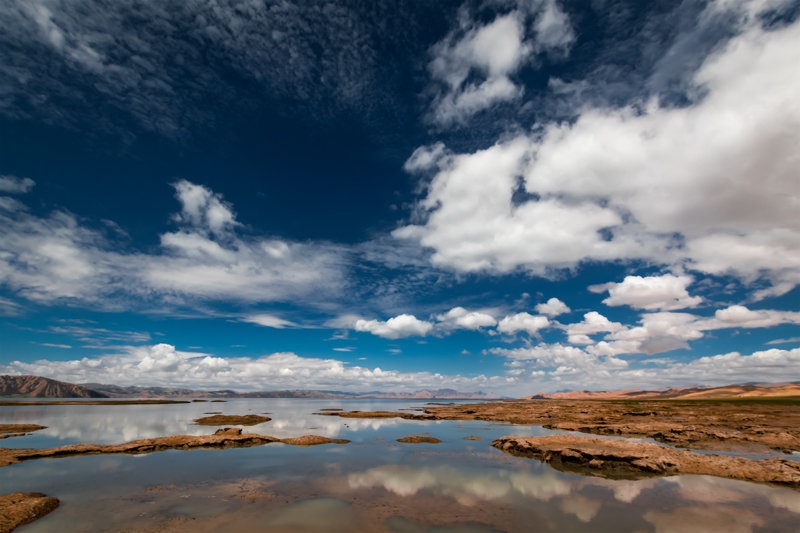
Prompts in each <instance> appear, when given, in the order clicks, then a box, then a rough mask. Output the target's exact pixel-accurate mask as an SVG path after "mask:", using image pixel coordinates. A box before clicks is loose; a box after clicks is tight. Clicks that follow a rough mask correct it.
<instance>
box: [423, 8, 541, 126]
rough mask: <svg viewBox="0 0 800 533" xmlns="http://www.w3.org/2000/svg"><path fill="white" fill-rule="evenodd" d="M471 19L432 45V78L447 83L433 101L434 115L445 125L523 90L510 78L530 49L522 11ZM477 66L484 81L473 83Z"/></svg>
mask: <svg viewBox="0 0 800 533" xmlns="http://www.w3.org/2000/svg"><path fill="white" fill-rule="evenodd" d="M468 24H470V22H468V21H462V27H461V28H460V31H459V32H456V33H453V34H451V35H449V36H448V37H447V38H445V39H444V40H443V41H442V42H440V43H439V44H437V45H436V46H434V47H433V49H432V54H433V56H434V58H433V60H432V61H431V62H430V64H429V66H428V69H429V71H430V74H431V77H432V78H433V79H434V80H436V81H438V82H440V83H442V84H444V85H445V86H446V87H447V89H446V90H445V92H443V93H442V94H440V95H439V97H438V98H437V99H436V101H435V102H434V112H433V117H434V120H435V121H436V122H437V123H440V124H444V125H447V124H450V123H453V122H459V121H461V120H464V119H465V118H466V117H468V116H470V115H473V114H474V113H476V112H478V111H481V110H483V109H486V108H488V107H491V106H492V105H494V104H495V103H497V102H503V101H507V100H513V99H514V98H517V97H519V96H520V95H521V94H522V89H521V88H520V87H518V86H517V85H515V84H514V83H513V82H512V81H511V80H510V79H509V78H508V76H509V75H510V74H511V73H513V72H514V71H515V70H516V69H517V68H518V67H519V65H520V63H521V61H522V60H523V59H524V58H525V56H526V55H527V54H528V48H527V46H525V45H524V44H523V42H522V41H523V38H524V36H523V31H524V30H523V27H522V22H521V21H520V20H519V17H518V16H517V14H516V13H514V14H509V15H504V16H498V17H497V18H496V19H494V20H493V21H492V22H491V23H489V24H487V25H485V26H480V27H471V26H468ZM473 71H477V72H479V73H480V74H481V76H482V78H483V81H481V82H480V83H468V82H467V80H468V78H469V75H470V73H471V72H473Z"/></svg>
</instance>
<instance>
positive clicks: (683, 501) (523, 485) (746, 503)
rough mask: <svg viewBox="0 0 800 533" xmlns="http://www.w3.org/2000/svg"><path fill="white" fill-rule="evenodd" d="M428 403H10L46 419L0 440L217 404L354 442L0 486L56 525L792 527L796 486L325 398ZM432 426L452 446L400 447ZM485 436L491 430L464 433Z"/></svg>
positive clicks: (54, 464)
mask: <svg viewBox="0 0 800 533" xmlns="http://www.w3.org/2000/svg"><path fill="white" fill-rule="evenodd" d="M424 405H425V404H424V402H413V401H408V400H403V401H394V400H392V401H388V400H372V401H363V400H346V401H340V400H305V399H303V400H299V399H246V400H245V399H237V400H230V401H227V402H225V403H212V402H199V403H188V404H167V405H77V406H75V405H68V406H55V405H42V406H38V405H37V406H8V407H6V406H0V423H37V424H42V425H46V426H48V429H46V430H42V431H39V432H36V433H35V434H33V435H29V436H25V437H15V438H9V439H5V440H2V441H0V446H3V447H25V448H28V447H31V448H35V447H50V446H58V445H62V444H70V443H76V442H94V443H104V444H105V443H119V442H125V441H129V440H134V439H139V438H145V437H156V436H163V435H174V434H195V435H201V434H208V433H211V432H213V431H214V429H215V428H213V427H203V426H197V425H194V424H193V422H192V420H193V419H195V418H198V417H200V416H204V415H205V414H207V413H210V412H221V413H222V414H250V413H253V414H266V415H267V416H269V417H271V418H272V420H271V421H269V422H266V423H264V424H259V425H257V426H251V427H249V428H248V429H247V431H248V432H253V433H260V434H265V435H272V436H275V437H280V438H283V437H296V436H300V435H306V434H316V435H324V436H329V437H337V438H345V439H350V440H351V443H350V444H346V445H324V446H314V447H308V448H305V447H294V446H288V445H284V444H268V445H265V446H259V447H255V448H240V449H227V450H192V451H178V450H171V451H166V452H159V453H153V454H148V455H141V456H127V455H105V456H104V455H99V456H86V457H72V458H60V459H46V460H34V461H28V462H23V463H21V464H18V465H12V466H9V467H5V468H0V493H9V492H14V491H38V492H44V493H46V494H48V495H51V496H55V497H57V498H59V499H60V500H61V506H60V507H59V509H57V510H56V511H55V512H53V513H52V514H50V515H48V516H47V517H45V518H43V519H41V520H39V521H37V522H35V523H33V524H30V525H28V526H25V527H23V528H21V529H20V530H19V531H21V532H22V533H36V532H55V531H59V532H62V531H86V532H90V531H91V532H95V531H109V532H111V531H114V532H120V531H131V532H133V531H136V532H142V531H153V532H156V531H179V532H180V531H187V532H188V531H192V532H203V531H267V532H283V531H292V532H323V531H325V532H328V531H333V532H336V531H342V532H344V531H384V532H391V533H416V532H431V533H432V532H443V533H444V532H490V531H507V532H517V531H519V532H523V531H524V532H529V531H542V532H550V531H552V532H569V531H576V532H577V531H592V532H606V531H608V532H612V531H613V532H626V531H630V532H637V533H638V532H676V531H678V532H679V531H711V532H714V531H719V532H724V533H738V532H742V533H749V532H762V531H763V532H783V531H786V532H795V531H796V530H797V529H796V527H797V526H796V524H797V523H800V493H798V492H796V491H793V490H789V489H781V488H774V487H767V486H762V485H756V484H752V483H744V482H739V481H731V480H724V479H720V478H713V477H708V476H676V477H671V478H663V479H650V480H643V481H609V480H603V479H599V478H590V477H583V476H577V475H572V474H565V473H561V472H557V471H555V470H553V469H551V468H550V467H548V466H547V465H543V464H540V463H538V462H537V461H532V460H529V459H522V458H516V457H512V456H509V455H507V454H504V453H502V452H499V451H497V450H495V449H493V448H492V447H491V446H490V443H491V441H492V440H493V439H495V438H497V437H500V436H503V435H510V434H514V435H542V434H547V433H549V432H548V431H547V430H544V429H542V428H539V427H533V426H512V425H509V424H495V423H488V422H481V421H466V422H465V421H411V420H402V419H378V420H368V419H341V418H338V417H328V416H320V415H315V414H314V413H315V412H317V411H319V410H320V409H323V408H342V409H345V410H356V409H357V410H362V411H366V410H376V409H381V410H396V409H415V408H421V407H423V406H424ZM409 434H428V435H430V436H433V437H437V438H439V439H442V441H443V442H442V443H441V444H401V443H398V442H396V439H397V438H400V437H402V436H405V435H409ZM468 436H480V437H481V438H482V440H464V438H465V437H468Z"/></svg>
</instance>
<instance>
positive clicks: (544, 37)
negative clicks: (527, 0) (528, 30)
mask: <svg viewBox="0 0 800 533" xmlns="http://www.w3.org/2000/svg"><path fill="white" fill-rule="evenodd" d="M537 3H538V4H540V6H538V10H539V16H538V18H537V19H536V20H535V22H534V24H533V28H534V31H535V32H536V48H537V49H539V50H541V51H551V52H556V53H562V54H563V53H566V52H567V51H569V48H570V46H571V45H572V43H573V42H575V32H574V31H573V29H572V24H570V21H569V17H568V16H567V14H566V13H564V11H562V10H561V8H560V7H559V6H558V4H557V3H556V0H541V1H539V2H532V4H533V5H535V4H537Z"/></svg>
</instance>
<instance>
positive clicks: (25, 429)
mask: <svg viewBox="0 0 800 533" xmlns="http://www.w3.org/2000/svg"><path fill="white" fill-rule="evenodd" d="M42 429H47V426H40V425H39V424H0V439H7V438H8V437H24V436H25V435H27V434H28V433H31V432H33V431H39V430H42Z"/></svg>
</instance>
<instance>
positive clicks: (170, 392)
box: [83, 383, 500, 400]
mask: <svg viewBox="0 0 800 533" xmlns="http://www.w3.org/2000/svg"><path fill="white" fill-rule="evenodd" d="M83 386H84V387H87V388H89V389H92V390H94V391H98V392H100V393H102V394H104V395H106V396H108V397H110V398H319V399H337V398H339V399H399V400H404V399H426V400H494V399H498V398H500V397H499V396H495V395H491V394H485V393H482V392H477V393H471V392H459V391H456V390H452V389H439V390H435V391H430V390H421V391H417V392H380V391H370V392H345V391H328V390H276V391H256V392H236V391H232V390H216V391H204V390H193V389H181V388H170V387H137V386H130V387H121V386H119V385H106V384H101V383H85V384H84V385H83Z"/></svg>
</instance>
